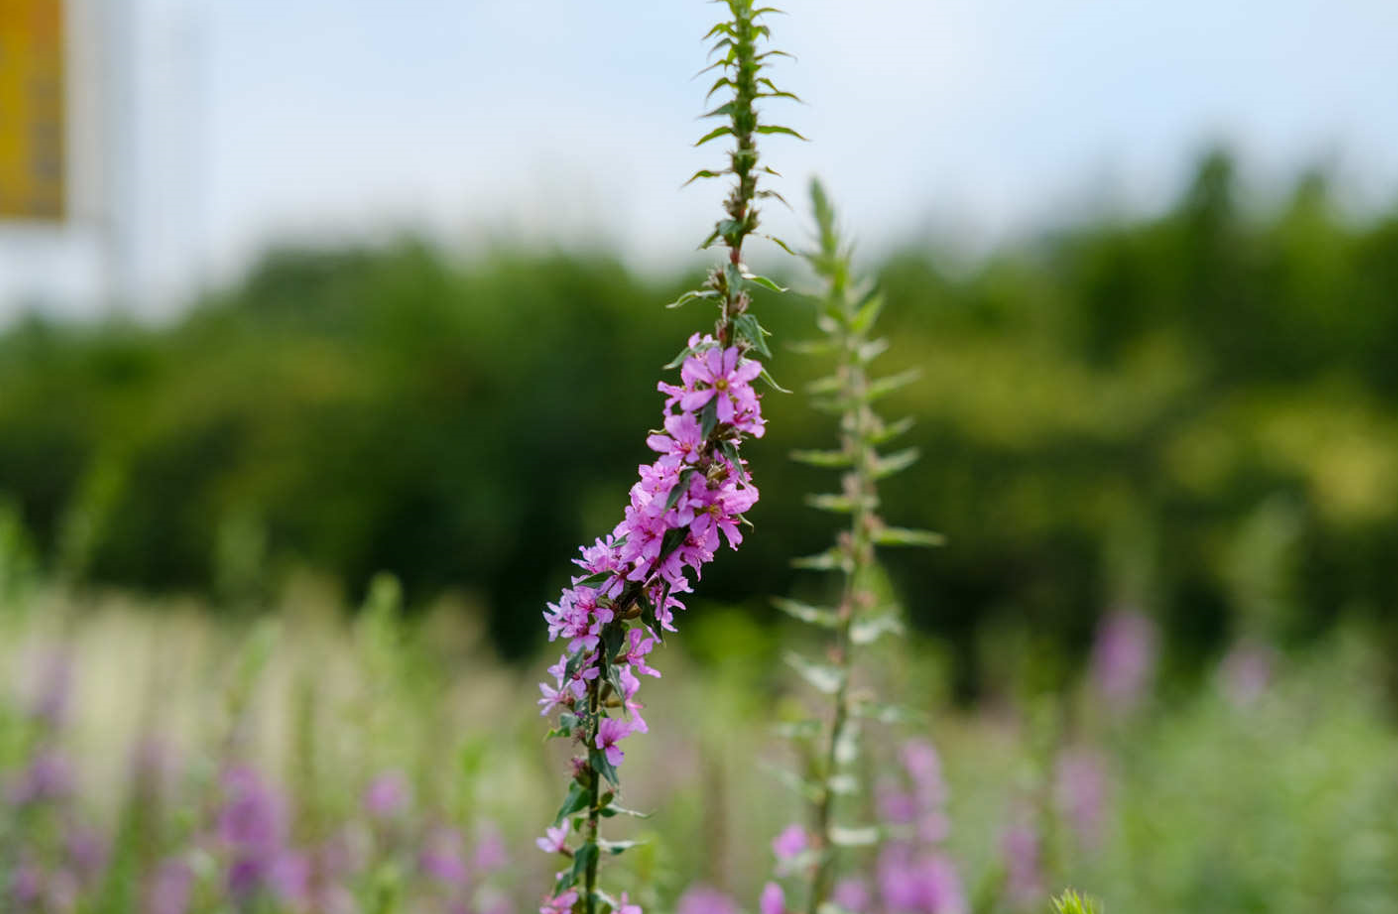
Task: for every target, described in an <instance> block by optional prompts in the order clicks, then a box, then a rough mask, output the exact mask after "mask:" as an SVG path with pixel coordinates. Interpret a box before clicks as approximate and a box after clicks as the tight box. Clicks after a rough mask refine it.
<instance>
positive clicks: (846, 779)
mask: <svg viewBox="0 0 1398 914" xmlns="http://www.w3.org/2000/svg"><path fill="white" fill-rule="evenodd" d="M825 787H826V789H827V790H829V791H830V792H831V793H833V794H838V795H839V796H843V797H852V796H854V795H856V794H858V793H859V778H857V777H855V776H854V775H852V774H832V775H830V777H828V778H826V779H825Z"/></svg>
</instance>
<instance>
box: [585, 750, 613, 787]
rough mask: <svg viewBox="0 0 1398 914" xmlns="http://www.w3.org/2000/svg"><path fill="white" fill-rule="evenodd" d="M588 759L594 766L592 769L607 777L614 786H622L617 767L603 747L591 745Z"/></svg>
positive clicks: (608, 781)
mask: <svg viewBox="0 0 1398 914" xmlns="http://www.w3.org/2000/svg"><path fill="white" fill-rule="evenodd" d="M587 761H588V764H589V765H591V766H592V770H593V771H595V772H597V773H598V774H600V775H602V777H604V778H606V779H607V783H609V784H611V785H612V786H613V787H620V786H621V781H620V780H619V779H618V778H617V773H616V768H615V767H613V766H612V763H611V761H610V760H608V758H607V754H606V753H605V752H603V751H602V750H601V749H595V748H591V747H589V748H588V750H587Z"/></svg>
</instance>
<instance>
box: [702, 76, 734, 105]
mask: <svg viewBox="0 0 1398 914" xmlns="http://www.w3.org/2000/svg"><path fill="white" fill-rule="evenodd" d="M732 85H733V81H732V80H731V79H729V78H728V77H727V76H720V77H719V78H718V79H716V80H714V84H713V85H712V86H710V87H709V93H708V94H707V95H705V96H704V101H708V100H709V99H710V98H712V97H713V94H714V93H715V92H717V91H718V90H719V89H722V88H723V87H724V86H729V87H731V86H732Z"/></svg>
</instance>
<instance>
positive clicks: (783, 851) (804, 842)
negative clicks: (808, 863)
mask: <svg viewBox="0 0 1398 914" xmlns="http://www.w3.org/2000/svg"><path fill="white" fill-rule="evenodd" d="M808 847H810V839H809V838H808V837H807V835H806V830H805V829H804V828H802V827H801V826H799V825H796V824H795V823H793V824H791V825H788V826H787V827H786V828H785V829H784V830H783V831H782V833H781V834H780V835H777V836H776V837H775V838H773V839H772V853H774V854H776V855H777V859H778V860H790V859H791V858H793V857H797V856H799V855H801V854H803V853H805V851H806V849H807V848H808Z"/></svg>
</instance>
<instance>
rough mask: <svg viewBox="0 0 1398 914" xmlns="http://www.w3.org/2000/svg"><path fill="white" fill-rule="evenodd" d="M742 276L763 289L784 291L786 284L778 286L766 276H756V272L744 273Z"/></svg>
mask: <svg viewBox="0 0 1398 914" xmlns="http://www.w3.org/2000/svg"><path fill="white" fill-rule="evenodd" d="M743 278H744V279H746V280H747V281H748V282H751V283H754V284H756V285H759V286H761V287H762V288H764V289H771V290H772V291H773V292H785V291H786V286H779V285H777V284H776V283H775V282H773V281H772V280H770V279H768V278H767V277H766V276H758V275H757V274H756V273H744V274H743Z"/></svg>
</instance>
